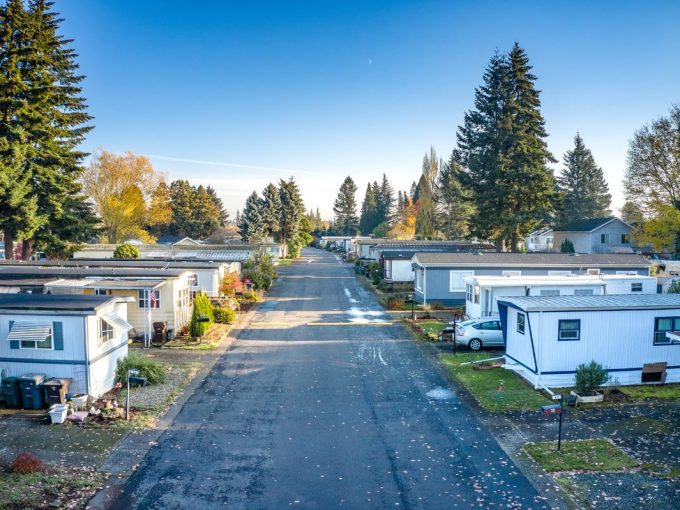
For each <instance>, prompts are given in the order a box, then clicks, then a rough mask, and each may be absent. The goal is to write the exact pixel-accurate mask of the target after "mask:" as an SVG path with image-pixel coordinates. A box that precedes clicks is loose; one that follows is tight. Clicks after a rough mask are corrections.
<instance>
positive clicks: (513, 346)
mask: <svg viewBox="0 0 680 510" xmlns="http://www.w3.org/2000/svg"><path fill="white" fill-rule="evenodd" d="M518 313H523V312H518V310H516V309H515V308H509V307H508V316H507V325H506V326H505V327H506V332H507V334H506V338H505V352H506V353H507V354H508V355H509V356H511V357H512V358H514V359H515V360H517V361H518V362H520V363H523V364H524V365H526V366H527V367H529V368H531V369H533V368H534V355H533V351H532V349H531V335H530V329H529V318H528V317H526V319H525V326H524V334H522V333H519V332H518V331H517V314H518ZM525 316H526V313H525Z"/></svg>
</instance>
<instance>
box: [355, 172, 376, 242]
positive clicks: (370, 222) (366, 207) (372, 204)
mask: <svg viewBox="0 0 680 510" xmlns="http://www.w3.org/2000/svg"><path fill="white" fill-rule="evenodd" d="M377 219H378V201H377V200H376V196H375V193H374V192H373V186H371V184H370V183H369V184H368V185H367V186H366V194H365V195H364V201H363V202H362V204H361V217H360V218H359V230H360V231H361V233H362V234H363V235H369V234H371V233H372V232H373V229H374V228H375V227H376V226H378V221H377Z"/></svg>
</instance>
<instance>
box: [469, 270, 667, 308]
mask: <svg viewBox="0 0 680 510" xmlns="http://www.w3.org/2000/svg"><path fill="white" fill-rule="evenodd" d="M464 281H465V289H466V292H465V314H466V315H467V316H468V317H470V318H471V319H479V318H483V317H498V306H497V305H496V303H497V301H498V300H499V299H503V298H507V297H513V296H522V297H524V296H542V297H546V296H599V295H606V294H656V293H657V292H656V291H657V288H656V278H655V277H653V276H642V275H638V274H634V275H627V274H600V275H598V274H585V275H565V276H468V277H466V278H464Z"/></svg>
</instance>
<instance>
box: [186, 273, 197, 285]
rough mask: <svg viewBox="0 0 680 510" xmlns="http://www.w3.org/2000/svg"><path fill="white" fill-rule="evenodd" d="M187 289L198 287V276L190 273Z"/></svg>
mask: <svg viewBox="0 0 680 510" xmlns="http://www.w3.org/2000/svg"><path fill="white" fill-rule="evenodd" d="M188 282H189V287H198V275H197V274H196V273H191V274H190V275H189V278H188Z"/></svg>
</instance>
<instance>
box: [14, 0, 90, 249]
mask: <svg viewBox="0 0 680 510" xmlns="http://www.w3.org/2000/svg"><path fill="white" fill-rule="evenodd" d="M52 5H53V3H52V2H49V1H46V0H32V1H30V2H29V8H28V14H29V16H28V23H27V32H26V36H27V38H28V47H27V54H26V61H25V63H24V66H23V67H22V73H23V81H24V83H25V84H26V85H27V89H26V96H25V100H26V102H27V104H28V105H30V110H31V112H30V115H29V116H28V117H27V118H26V119H24V125H25V129H26V135H27V141H28V142H29V143H30V147H31V150H30V151H29V152H28V154H27V163H28V164H27V168H26V170H27V171H28V172H29V173H30V175H31V181H32V189H31V196H33V197H35V198H36V199H37V204H38V215H39V217H40V218H44V219H43V221H37V222H36V223H35V225H36V227H37V228H36V229H35V232H34V234H35V233H37V237H38V238H42V239H48V243H49V236H47V235H46V234H45V233H43V234H42V235H41V234H40V229H41V228H45V227H46V226H47V225H48V224H49V223H52V222H55V221H59V222H61V223H64V222H65V221H66V220H67V219H68V215H65V211H64V208H63V205H64V204H65V203H66V202H67V200H66V199H67V197H73V196H74V195H78V194H80V192H81V186H80V184H79V178H80V176H81V175H82V173H83V170H84V169H83V167H82V161H83V159H84V158H85V156H86V155H87V154H86V153H84V152H82V151H80V150H78V147H79V146H80V144H81V143H82V142H83V140H84V139H85V135H86V134H87V133H88V132H89V131H90V130H91V129H92V126H88V125H87V123H88V122H89V121H90V120H91V119H92V117H91V116H90V115H89V114H88V113H87V105H86V103H85V99H84V98H83V97H82V96H81V92H82V88H81V86H80V83H81V82H82V81H83V79H84V76H82V75H79V74H78V67H79V66H78V64H77V62H76V58H77V54H76V53H75V52H74V50H73V49H71V48H69V47H68V46H69V45H70V44H71V43H72V42H73V41H72V40H70V39H65V38H64V37H63V36H61V35H59V34H58V30H59V25H60V23H61V21H62V20H61V19H60V18H59V15H58V14H57V13H56V12H53V11H52V10H51V9H52ZM26 237H27V239H25V240H24V250H23V258H28V257H29V256H30V254H31V251H32V243H33V239H32V237H33V236H30V235H26Z"/></svg>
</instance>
